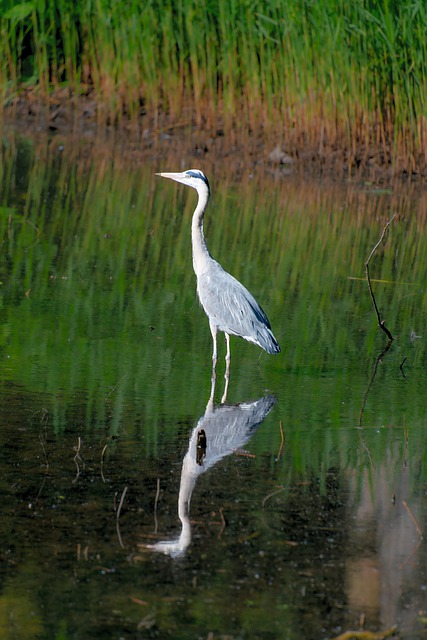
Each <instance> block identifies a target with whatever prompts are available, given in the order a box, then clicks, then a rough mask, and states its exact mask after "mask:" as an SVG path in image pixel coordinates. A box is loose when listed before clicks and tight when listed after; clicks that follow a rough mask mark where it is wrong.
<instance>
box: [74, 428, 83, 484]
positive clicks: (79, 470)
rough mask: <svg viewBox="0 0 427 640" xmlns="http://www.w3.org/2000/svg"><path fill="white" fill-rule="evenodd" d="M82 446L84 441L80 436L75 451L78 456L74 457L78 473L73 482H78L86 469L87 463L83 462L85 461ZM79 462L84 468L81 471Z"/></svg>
mask: <svg viewBox="0 0 427 640" xmlns="http://www.w3.org/2000/svg"><path fill="white" fill-rule="evenodd" d="M81 445H82V441H81V438H80V436H79V437H78V440H77V448H76V449H75V451H76V455H75V456H74V463H75V465H76V467H77V472H76V477H75V478H74V480H73V482H77V480H78V477H79V475H80V474H81V472H82V470H83V469H84V468H85V463H84V462H83V459H82V457H81V455H80V448H81ZM79 461H80V462H81V463H82V468H81V469H80V465H79Z"/></svg>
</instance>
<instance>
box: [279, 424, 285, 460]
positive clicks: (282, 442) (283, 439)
mask: <svg viewBox="0 0 427 640" xmlns="http://www.w3.org/2000/svg"><path fill="white" fill-rule="evenodd" d="M279 427H280V437H281V438H282V440H281V442H280V447H279V453H278V454H277V460H280V456H281V455H282V449H283V445H284V444H285V436H284V433H283V426H282V421H281V420H280V422H279Z"/></svg>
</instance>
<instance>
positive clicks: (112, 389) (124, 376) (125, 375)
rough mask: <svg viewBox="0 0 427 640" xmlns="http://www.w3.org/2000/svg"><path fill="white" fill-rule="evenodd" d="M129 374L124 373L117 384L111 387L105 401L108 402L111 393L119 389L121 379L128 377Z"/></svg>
mask: <svg viewBox="0 0 427 640" xmlns="http://www.w3.org/2000/svg"><path fill="white" fill-rule="evenodd" d="M127 375H128V374H127V373H124V374H123V375H122V377H121V378H119V380H118V381H117V382H116V384H115V385H114V387H111V389H110V391H109V392H108V393H107V395H106V396H105V402H107V400H109V399H110V396H111V394H112V393H114V392H115V390H116V389H117V387H118V386H119V384H120V383H121V381H122V380H124V379H125V378H126V377H127Z"/></svg>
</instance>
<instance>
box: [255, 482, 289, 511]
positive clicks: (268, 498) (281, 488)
mask: <svg viewBox="0 0 427 640" xmlns="http://www.w3.org/2000/svg"><path fill="white" fill-rule="evenodd" d="M284 490H285V487H280V489H277V490H276V491H272V492H271V493H269V494H268V496H265V498H264V499H263V501H262V502H261V506H262V508H263V509H264V507H265V503H266V502H267V500H270V498H272V497H273V496H275V495H276V494H278V493H282V491H284Z"/></svg>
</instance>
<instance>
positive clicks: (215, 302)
mask: <svg viewBox="0 0 427 640" xmlns="http://www.w3.org/2000/svg"><path fill="white" fill-rule="evenodd" d="M197 293H198V295H199V298H200V302H201V304H202V306H203V308H204V310H205V312H206V314H207V316H208V317H209V319H210V320H213V321H214V322H215V323H216V324H217V326H218V328H219V330H220V331H226V332H227V333H233V334H236V335H240V336H247V335H251V332H252V329H253V327H256V326H259V325H262V326H264V327H267V328H268V329H270V328H271V327H270V323H269V321H268V318H267V316H266V315H265V313H264V311H263V310H262V308H261V307H260V305H259V304H258V302H257V301H256V300H255V298H254V297H253V295H252V294H251V293H250V292H249V291H248V290H247V289H246V288H245V287H244V286H243V285H242V284H241V283H240V282H239V281H238V280H236V278H233V276H231V275H230V274H229V273H227V272H226V271H224V269H223V268H222V267H221V265H219V264H218V263H214V264H213V265H212V267H211V268H210V269H209V270H208V271H207V272H205V273H204V274H202V275H200V276H199V278H198V280H197Z"/></svg>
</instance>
